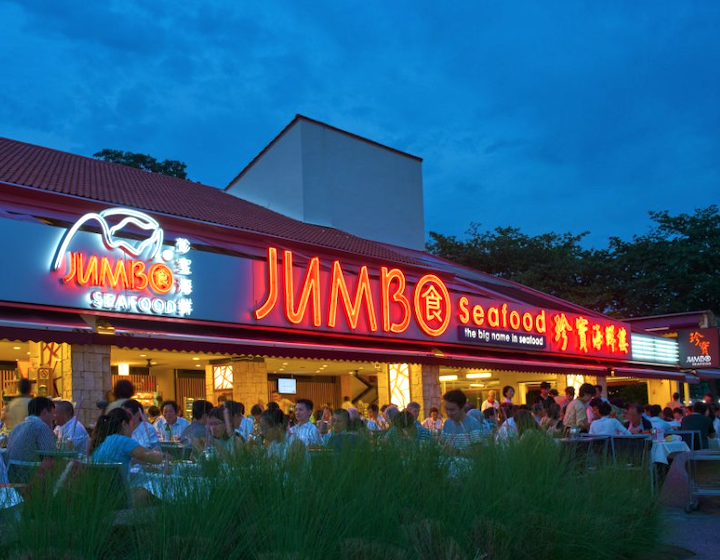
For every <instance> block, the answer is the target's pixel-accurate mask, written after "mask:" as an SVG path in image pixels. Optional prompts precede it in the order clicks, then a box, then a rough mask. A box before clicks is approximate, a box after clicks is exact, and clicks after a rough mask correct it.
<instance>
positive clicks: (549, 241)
mask: <svg viewBox="0 0 720 560" xmlns="http://www.w3.org/2000/svg"><path fill="white" fill-rule="evenodd" d="M467 234H468V236H469V239H467V240H465V241H461V240H458V239H457V238H456V237H455V236H444V235H441V234H439V233H435V232H430V238H431V241H430V243H428V245H427V250H428V251H429V252H431V253H433V254H436V255H438V256H441V257H444V258H447V259H449V260H452V261H454V262H457V263H459V264H462V265H465V266H468V267H470V268H475V269H477V270H482V271H483V272H487V273H489V274H494V275H495V276H499V277H501V278H506V279H508V280H513V281H515V282H519V283H520V284H524V285H526V286H530V287H532V288H535V289H537V290H540V291H543V292H545V293H548V294H551V295H554V296H557V297H560V298H563V299H566V300H568V301H573V302H575V303H577V304H579V305H583V306H585V307H589V308H591V309H597V310H599V311H607V309H606V301H607V300H608V299H609V295H608V294H607V289H608V288H607V282H603V281H602V280H603V279H604V278H605V277H606V275H607V274H609V271H608V270H607V265H606V263H607V259H606V258H605V251H596V250H593V249H583V248H582V247H581V245H580V242H581V240H582V238H583V237H584V236H585V235H587V233H581V234H580V235H572V234H570V233H564V234H557V233H554V232H550V233H545V234H542V235H537V236H528V235H525V234H524V233H522V232H521V231H520V230H519V229H518V228H513V227H498V228H495V229H494V230H493V231H491V232H490V231H486V232H482V231H481V230H480V225H479V224H475V223H473V224H471V226H470V229H469V230H468V232H467Z"/></svg>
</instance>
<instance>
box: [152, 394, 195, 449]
mask: <svg viewBox="0 0 720 560" xmlns="http://www.w3.org/2000/svg"><path fill="white" fill-rule="evenodd" d="M179 409H180V407H179V406H178V403H176V402H175V401H165V402H163V403H162V406H161V407H160V410H161V411H162V416H161V417H160V418H158V419H157V420H156V421H155V430H157V433H158V435H159V436H160V439H165V440H167V437H168V435H169V436H171V437H173V438H177V440H178V441H179V440H180V435H181V434H182V433H183V430H185V428H187V427H188V426H189V425H190V422H188V421H187V420H185V418H182V417H180V416H178V410H179ZM168 426H170V429H169V430H168V429H167V427H168Z"/></svg>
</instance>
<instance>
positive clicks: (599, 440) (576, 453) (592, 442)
mask: <svg viewBox="0 0 720 560" xmlns="http://www.w3.org/2000/svg"><path fill="white" fill-rule="evenodd" d="M609 441H610V438H609V437H608V436H585V437H579V438H562V439H561V440H560V445H561V449H562V450H563V453H565V454H566V456H567V457H568V461H569V462H570V464H571V466H572V468H573V472H574V473H575V474H578V475H585V474H587V473H588V472H591V471H593V470H596V469H597V468H599V467H601V466H603V465H605V464H606V462H607V457H608V448H609V447H610V446H609Z"/></svg>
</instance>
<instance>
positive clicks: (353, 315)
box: [328, 261, 377, 331]
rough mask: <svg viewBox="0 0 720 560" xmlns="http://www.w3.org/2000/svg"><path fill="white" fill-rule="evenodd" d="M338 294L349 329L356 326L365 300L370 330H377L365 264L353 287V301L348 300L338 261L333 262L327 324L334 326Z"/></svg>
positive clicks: (348, 296)
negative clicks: (354, 287)
mask: <svg viewBox="0 0 720 560" xmlns="http://www.w3.org/2000/svg"><path fill="white" fill-rule="evenodd" d="M338 294H339V295H340V296H341V297H342V301H343V308H344V310H345V316H346V318H347V321H348V324H349V325H350V328H351V329H356V328H357V323H358V319H359V318H360V306H361V305H362V302H363V300H365V309H366V311H367V316H368V322H369V325H370V330H371V331H376V330H377V319H376V318H375V308H374V306H373V301H372V294H371V292H370V277H369V275H368V268H367V266H363V267H361V268H360V274H359V276H358V284H357V288H356V289H355V302H354V303H351V302H350V294H349V293H348V289H347V285H346V284H345V278H344V276H343V271H342V266H340V261H335V262H334V263H333V274H332V282H331V292H330V310H329V314H328V326H329V327H334V326H335V322H336V320H337V307H338Z"/></svg>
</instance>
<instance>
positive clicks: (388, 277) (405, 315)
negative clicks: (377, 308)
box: [380, 266, 410, 333]
mask: <svg viewBox="0 0 720 560" xmlns="http://www.w3.org/2000/svg"><path fill="white" fill-rule="evenodd" d="M393 280H396V281H397V285H396V287H395V291H394V292H393V293H392V294H391V293H390V284H391V283H392V282H393ZM380 285H381V290H380V298H381V306H382V319H383V330H384V331H385V332H394V333H402V332H405V330H407V328H408V326H409V325H410V301H409V300H408V298H407V297H405V293H404V292H405V275H404V274H403V273H402V272H401V271H400V270H398V269H397V268H393V269H392V270H388V268H387V267H385V266H383V267H382V268H381V269H380ZM391 300H392V302H394V303H397V304H399V305H400V307H401V308H402V320H401V321H400V322H399V323H393V322H391V320H390V303H391Z"/></svg>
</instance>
